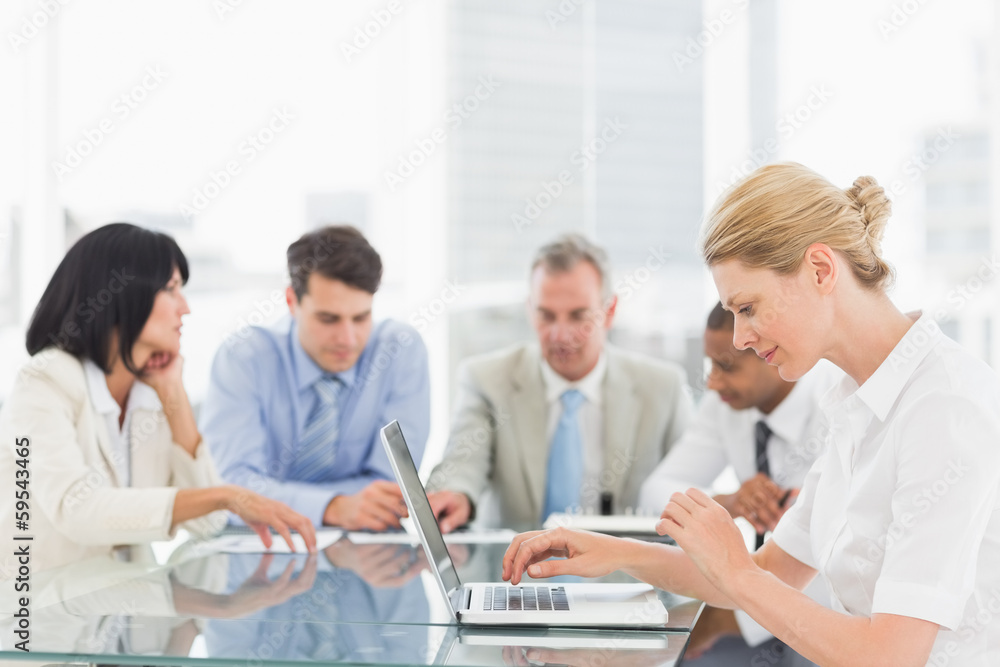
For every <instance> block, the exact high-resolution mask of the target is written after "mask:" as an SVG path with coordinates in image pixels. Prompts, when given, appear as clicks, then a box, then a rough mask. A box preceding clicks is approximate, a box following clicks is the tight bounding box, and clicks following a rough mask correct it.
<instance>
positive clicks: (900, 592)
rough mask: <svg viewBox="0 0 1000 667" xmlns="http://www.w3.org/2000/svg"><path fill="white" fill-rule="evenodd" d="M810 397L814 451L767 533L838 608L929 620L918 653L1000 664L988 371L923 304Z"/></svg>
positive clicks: (999, 569) (999, 400)
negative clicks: (893, 341)
mask: <svg viewBox="0 0 1000 667" xmlns="http://www.w3.org/2000/svg"><path fill="white" fill-rule="evenodd" d="M822 408H823V410H824V412H825V413H826V415H827V418H828V422H827V425H826V431H827V438H828V443H829V444H828V447H827V450H826V453H825V455H824V456H823V457H821V458H820V459H819V460H817V462H816V464H815V465H814V466H813V468H812V470H810V472H809V474H808V475H807V477H806V481H805V483H804V485H803V491H802V494H801V496H800V497H799V501H798V502H797V503H796V504H795V505H794V506H793V507H792V508H791V509H790V510H789V511H788V512H787V513H786V514H785V516H784V517H783V518H782V520H781V521H780V522H779V524H778V526H777V528H776V530H775V531H774V535H773V537H772V539H773V540H774V542H775V543H776V544H777V545H778V546H780V547H781V548H782V549H783V550H784V551H785V552H787V553H788V554H790V555H791V556H792V557H794V558H796V559H798V560H799V561H801V562H803V563H805V564H807V565H809V566H811V567H814V568H816V569H817V570H819V571H820V572H821V573H822V574H823V575H824V576H825V577H826V579H827V581H828V582H829V586H830V594H831V599H832V605H833V608H834V609H836V610H839V611H842V612H845V613H848V614H852V615H856V616H871V615H872V614H896V615H900V616H908V617H913V618H920V619H923V620H927V621H931V622H933V623H937V624H939V625H941V631H940V632H939V634H938V638H937V641H936V642H935V644H934V647H933V650H932V653H931V660H930V662H929V664H934V665H937V664H942V665H944V664H947V665H987V664H989V665H996V664H1000V511H998V509H1000V505H998V490H1000V379H998V378H997V376H996V374H995V373H994V372H993V371H992V370H991V369H990V368H989V367H988V366H987V365H986V364H984V363H983V362H982V361H979V360H977V359H976V358H974V357H973V356H972V355H970V354H969V353H967V352H966V351H964V350H963V349H962V348H961V347H959V345H958V344H956V343H955V342H954V341H952V340H950V339H949V338H947V337H946V336H944V334H942V333H941V330H940V328H939V327H938V325H937V322H935V321H934V320H933V319H932V318H931V317H929V316H923V317H921V318H920V319H919V320H918V321H917V322H916V323H915V324H914V325H913V326H912V327H910V330H909V331H908V332H907V333H906V335H905V336H904V337H903V339H902V340H901V341H900V342H899V344H898V345H897V346H896V347H895V349H894V350H893V351H892V353H891V354H890V355H889V357H888V358H887V359H886V360H885V361H884V362H883V363H882V365H881V366H879V368H878V370H876V371H875V373H874V374H873V375H872V376H871V377H870V378H869V379H868V381H866V382H865V383H864V385H862V386H861V387H858V385H857V384H856V383H855V382H854V381H853V380H851V378H849V377H845V378H844V380H843V381H842V382H841V384H840V385H839V386H837V387H835V388H833V389H832V390H831V391H830V393H829V394H828V395H827V396H826V397H825V398H824V400H823V402H822Z"/></svg>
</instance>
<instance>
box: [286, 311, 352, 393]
mask: <svg viewBox="0 0 1000 667" xmlns="http://www.w3.org/2000/svg"><path fill="white" fill-rule="evenodd" d="M288 337H289V346H290V347H291V350H292V363H293V364H294V366H295V380H296V382H297V383H298V390H299V391H305V390H306V389H309V388H310V387H312V386H313V385H314V384H316V382H317V381H318V380H319V379H320V378H323V377H336V378H338V379H339V380H340V381H341V382H342V383H344V385H346V386H347V387H350V386H351V385H353V384H354V380H355V378H357V375H358V365H359V363H360V361H361V360H360V358H359V359H358V363H355V364H354V365H353V366H351V367H350V368H348V369H347V370H346V371H342V372H340V373H328V372H326V371H325V370H323V368H321V367H320V365H319V364H317V363H316V362H315V361H313V359H312V357H310V356H309V354H308V353H307V352H306V351H305V348H303V347H302V342H301V341H300V340H299V326H298V323H297V322H296V321H295V318H292V322H291V326H289V327H288ZM370 342H371V340H370V339H369V343H370ZM363 354H364V353H362V355H363Z"/></svg>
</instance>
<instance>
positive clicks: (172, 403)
mask: <svg viewBox="0 0 1000 667" xmlns="http://www.w3.org/2000/svg"><path fill="white" fill-rule="evenodd" d="M187 278H188V265H187V260H186V259H185V257H184V253H183V252H181V249H180V248H179V247H178V246H177V243H176V242H174V240H173V239H172V238H171V237H169V236H167V235H166V234H160V233H157V232H152V231H149V230H146V229H142V228H140V227H136V226H134V225H130V224H126V223H115V224H111V225H105V226H104V227H100V228H98V229H95V230H94V231H92V232H90V233H89V234H86V235H85V236H83V237H82V238H80V240H79V241H77V242H76V243H75V244H74V245H73V247H72V248H70V249H69V251H68V252H67V253H66V256H65V257H64V258H63V260H62V262H60V264H59V266H58V268H56V271H55V274H54V275H53V276H52V279H51V280H50V281H49V284H48V287H46V289H45V292H44V293H43V294H42V297H41V300H40V301H39V303H38V306H37V307H36V309H35V312H34V315H33V316H32V319H31V323H30V325H29V326H28V333H27V336H26V343H27V349H28V353H29V354H31V355H32V357H31V360H30V361H29V362H28V363H27V364H26V365H25V366H24V368H23V369H21V371H20V373H19V374H18V377H17V381H16V382H15V384H14V387H13V391H11V393H10V396H9V398H8V400H7V401H6V402H5V403H4V406H3V409H2V410H0V442H2V446H0V470H3V471H4V472H5V474H8V475H9V476H10V477H9V478H8V479H9V480H11V481H9V482H8V483H11V482H13V483H14V484H16V485H17V486H16V488H14V489H13V490H12V491H11V492H9V493H4V494H2V495H0V524H2V525H3V528H4V531H5V532H7V531H10V532H14V533H16V534H17V535H19V536H24V535H32V536H33V537H34V539H33V541H32V542H31V543H30V550H31V553H32V556H31V558H30V564H31V569H32V570H34V571H36V572H37V571H40V570H43V569H47V568H51V567H56V566H59V565H65V564H67V563H73V562H76V561H80V560H83V559H85V558H91V557H94V556H102V555H107V554H108V553H110V552H111V550H112V549H113V548H114V547H115V546H117V545H123V544H141V543H146V542H152V541H156V540H165V539H169V538H170V537H171V536H172V535H173V534H174V532H175V531H176V529H177V528H178V527H181V526H183V527H185V528H187V529H188V530H189V531H190V532H191V533H193V534H195V535H198V536H206V535H210V534H212V533H214V532H217V531H218V530H220V529H221V528H222V527H223V526H224V525H225V523H226V517H225V514H224V513H222V512H220V511H219V510H229V511H231V512H234V513H235V514H238V515H239V516H240V517H242V518H243V519H244V521H246V522H247V524H248V525H250V526H252V527H253V528H254V530H256V531H257V533H258V534H259V535H260V537H261V540H263V541H264V543H265V544H266V545H267V546H268V547H269V546H270V545H271V541H272V536H271V535H270V532H269V529H270V528H273V529H274V530H276V531H277V532H278V533H279V534H280V535H281V536H282V537H283V538H284V539H285V541H287V542H288V544H289V545H290V546H291V545H292V538H291V534H290V533H291V530H298V531H299V532H300V533H301V534H302V536H303V539H304V540H305V543H306V544H307V545H308V547H309V549H310V550H314V547H315V531H314V530H313V527H312V524H311V523H310V522H309V520H308V519H306V518H305V517H303V516H302V515H300V514H298V513H296V512H294V511H292V510H291V509H290V508H289V507H288V506H286V505H284V504H283V503H280V502H277V501H275V500H271V499H268V498H265V497H264V496H262V495H259V494H257V493H254V492H252V491H249V490H247V489H242V488H240V487H237V486H232V485H226V484H224V483H223V482H222V480H221V478H220V477H219V475H218V473H217V472H216V470H215V466H214V464H213V463H212V459H211V457H210V456H209V453H208V447H207V446H206V445H205V444H204V443H203V442H202V439H201V434H200V433H199V432H198V428H197V426H196V424H195V419H194V414H193V412H192V410H191V404H190V402H189V401H188V396H187V392H186V391H185V389H184V385H183V382H182V381H181V370H182V367H183V359H182V357H181V355H180V341H181V319H182V317H183V316H184V315H186V314H187V313H188V312H190V311H189V309H188V305H187V300H186V299H185V297H184V293H183V286H184V283H186V282H187ZM7 543H8V544H11V542H9V541H8V542H7ZM18 544H20V543H18ZM25 544H28V543H25ZM25 548H27V547H25Z"/></svg>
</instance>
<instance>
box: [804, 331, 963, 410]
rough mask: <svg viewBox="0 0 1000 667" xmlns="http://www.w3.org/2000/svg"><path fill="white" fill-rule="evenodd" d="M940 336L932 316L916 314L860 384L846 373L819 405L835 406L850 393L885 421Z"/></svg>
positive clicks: (849, 396)
mask: <svg viewBox="0 0 1000 667" xmlns="http://www.w3.org/2000/svg"><path fill="white" fill-rule="evenodd" d="M943 335H944V334H942V333H941V328H940V327H939V326H938V323H937V322H936V321H935V320H934V318H933V317H931V316H930V315H923V314H920V317H919V319H917V321H916V322H914V323H913V324H912V325H911V326H910V328H909V329H908V330H907V332H906V333H905V334H904V335H903V337H902V338H901V339H900V340H899V342H898V343H896V347H894V348H893V349H892V352H890V353H889V356H888V357H886V358H885V360H884V361H883V362H882V363H881V364H880V365H879V367H878V368H877V369H876V370H875V372H874V373H872V376H871V377H870V378H868V380H867V381H866V382H865V383H864V384H863V385H861V386H860V387H859V386H858V384H857V383H856V382H855V381H854V380H853V379H851V377H850V376H849V375H845V377H844V379H843V381H842V382H841V383H840V384H839V385H838V386H836V387H834V388H833V389H831V390H830V392H829V393H828V394H827V395H826V396H825V397H824V399H823V408H824V409H832V408H835V407H836V406H837V404H840V403H842V402H844V401H846V400H847V399H849V398H851V397H852V396H853V397H854V398H856V399H857V400H858V401H860V402H861V403H863V404H864V405H865V406H867V407H868V409H869V410H871V412H872V414H874V415H875V416H876V417H878V419H879V421H885V418H886V416H887V415H888V414H889V410H891V409H892V406H893V405H895V403H896V399H898V398H899V395H900V394H901V393H902V391H903V387H904V386H905V385H906V383H907V381H909V379H910V377H912V375H913V372H914V371H915V370H916V369H917V366H919V365H920V362H922V361H923V360H924V357H926V356H927V355H928V353H929V352H930V351H931V350H932V349H933V348H934V347H935V346H936V345H937V344H938V343H939V342H940V340H941V338H942V336H943Z"/></svg>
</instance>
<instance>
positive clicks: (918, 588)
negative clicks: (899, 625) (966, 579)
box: [872, 578, 966, 630]
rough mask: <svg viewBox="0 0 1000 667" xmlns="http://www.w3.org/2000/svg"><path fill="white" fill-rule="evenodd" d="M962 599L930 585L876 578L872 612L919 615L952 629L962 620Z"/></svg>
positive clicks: (963, 601)
mask: <svg viewBox="0 0 1000 667" xmlns="http://www.w3.org/2000/svg"><path fill="white" fill-rule="evenodd" d="M965 603H966V599H965V598H961V597H959V596H956V595H955V594H954V593H950V592H947V591H942V590H941V589H939V588H935V587H933V586H927V585H925V584H915V583H911V582H904V581H888V580H886V579H884V578H883V579H879V580H878V582H877V583H876V584H875V594H874V596H872V613H873V614H895V615H897V616H908V617H910V618H919V619H922V620H924V621H930V622H931V623H937V624H938V625H940V626H943V627H945V628H948V629H949V630H955V629H957V628H958V626H959V625H961V623H962V614H963V612H964V611H965Z"/></svg>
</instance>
